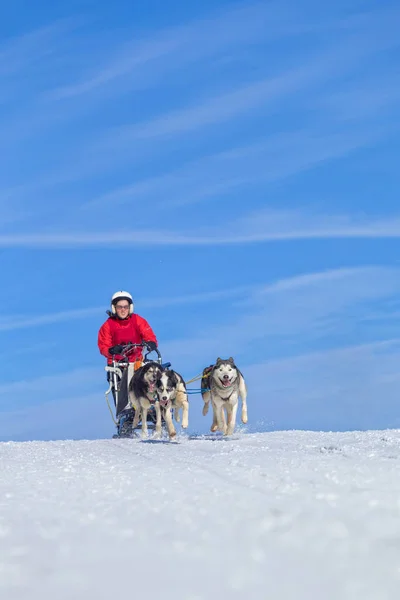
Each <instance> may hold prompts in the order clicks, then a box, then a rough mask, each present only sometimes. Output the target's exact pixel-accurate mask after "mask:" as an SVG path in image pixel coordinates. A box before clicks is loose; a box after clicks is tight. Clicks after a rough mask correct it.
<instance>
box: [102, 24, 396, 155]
mask: <svg viewBox="0 0 400 600" xmlns="http://www.w3.org/2000/svg"><path fill="white" fill-rule="evenodd" d="M390 14H391V13H390ZM388 24H390V23H388ZM370 25H371V23H370ZM396 44H397V34H396V32H395V31H394V29H393V27H390V30H389V32H388V35H387V36H386V37H381V36H377V37H374V36H372V31H370V30H369V29H367V30H366V31H362V32H354V31H350V32H349V34H348V35H347V37H346V36H345V37H344V39H342V41H341V44H340V47H339V48H338V46H337V44H334V45H332V46H331V47H329V48H328V49H327V50H326V49H325V50H324V51H323V52H322V56H318V58H316V59H315V58H314V59H312V60H310V59H304V57H302V58H301V59H298V60H297V61H296V64H295V66H293V67H292V68H289V69H286V70H285V71H283V72H282V71H281V73H280V74H279V75H276V76H272V77H271V76H268V77H264V78H262V79H259V80H258V81H253V82H252V83H250V84H249V83H247V84H246V85H242V86H241V87H239V88H237V89H234V90H230V91H227V92H225V93H223V94H220V95H218V96H215V97H212V98H209V99H207V100H205V101H203V102H202V103H199V104H197V105H193V106H190V107H187V108H179V109H177V110H174V111H171V112H169V113H167V114H165V115H162V116H160V117H156V118H154V119H152V120H151V121H148V122H147V123H140V124H134V125H132V126H130V127H128V126H124V127H119V128H118V129H117V130H116V132H115V136H116V142H117V143H118V144H120V145H121V144H123V143H124V142H129V143H132V142H133V141H135V140H137V141H140V140H145V139H154V138H156V137H157V138H160V137H170V136H173V135H175V136H176V135H180V134H184V133H189V132H193V131H195V130H198V129H202V130H203V129H204V128H205V127H206V126H210V125H215V124H216V123H222V122H226V121H230V120H231V119H232V118H234V117H236V116H237V115H239V114H242V113H244V112H249V111H252V114H254V110H255V109H257V108H258V109H265V108H266V107H267V106H268V105H269V104H270V103H276V102H277V101H278V100H280V99H282V98H283V97H285V96H287V95H288V94H291V93H293V92H295V91H300V90H304V89H307V91H308V93H312V91H313V88H315V89H314V92H313V93H315V92H316V90H317V89H318V86H320V85H321V84H325V83H326V82H327V81H330V80H331V81H332V80H334V79H335V78H338V77H343V76H344V75H345V74H346V73H348V72H349V71H350V72H351V71H352V70H353V69H354V68H355V67H356V66H358V65H359V64H360V62H361V63H362V61H365V60H367V59H368V58H369V57H370V55H372V54H374V53H376V52H378V51H381V50H382V49H384V48H387V47H391V46H393V45H396ZM111 141H112V140H111V138H110V137H107V140H106V143H108V144H109V143H111Z"/></svg>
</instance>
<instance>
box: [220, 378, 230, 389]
mask: <svg viewBox="0 0 400 600" xmlns="http://www.w3.org/2000/svg"><path fill="white" fill-rule="evenodd" d="M222 385H223V386H224V387H229V386H230V385H231V382H230V381H229V379H224V380H223V381H222Z"/></svg>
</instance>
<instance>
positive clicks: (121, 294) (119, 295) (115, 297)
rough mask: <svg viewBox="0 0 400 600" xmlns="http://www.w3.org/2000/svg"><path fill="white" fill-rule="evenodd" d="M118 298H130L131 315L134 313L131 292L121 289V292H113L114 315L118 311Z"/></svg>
mask: <svg viewBox="0 0 400 600" xmlns="http://www.w3.org/2000/svg"><path fill="white" fill-rule="evenodd" d="M118 300H128V302H129V305H130V306H129V314H130V315H131V314H132V313H133V298H132V296H131V295H130V293H129V292H124V291H123V290H120V291H119V292H115V294H113V296H112V298H111V312H112V314H113V315H115V314H117V311H116V310H115V305H116V304H117V302H118Z"/></svg>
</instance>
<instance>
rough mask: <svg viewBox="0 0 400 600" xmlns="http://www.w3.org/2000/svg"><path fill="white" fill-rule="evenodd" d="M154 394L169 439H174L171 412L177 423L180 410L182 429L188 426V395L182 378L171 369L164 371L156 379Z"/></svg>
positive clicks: (174, 433)
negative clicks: (155, 394)
mask: <svg viewBox="0 0 400 600" xmlns="http://www.w3.org/2000/svg"><path fill="white" fill-rule="evenodd" d="M156 393H157V398H158V402H159V404H160V409H161V412H162V413H163V416H164V419H165V423H166V425H167V430H168V435H169V437H170V439H171V438H174V437H175V436H176V430H175V426H174V423H173V420H172V410H173V411H174V417H175V420H176V421H177V422H178V423H179V421H180V412H179V411H180V410H182V427H183V428H184V429H186V428H187V427H188V425H189V402H188V394H187V391H186V385H185V382H184V380H183V378H182V376H181V375H179V373H177V372H176V371H173V370H172V369H164V370H163V371H162V372H161V375H159V377H158V379H157V383H156ZM171 409H172V410H171Z"/></svg>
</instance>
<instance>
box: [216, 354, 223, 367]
mask: <svg viewBox="0 0 400 600" xmlns="http://www.w3.org/2000/svg"><path fill="white" fill-rule="evenodd" d="M220 363H222V358H221V357H219V356H218V358H217V362H216V363H215V364H216V365H219V364H220Z"/></svg>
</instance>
